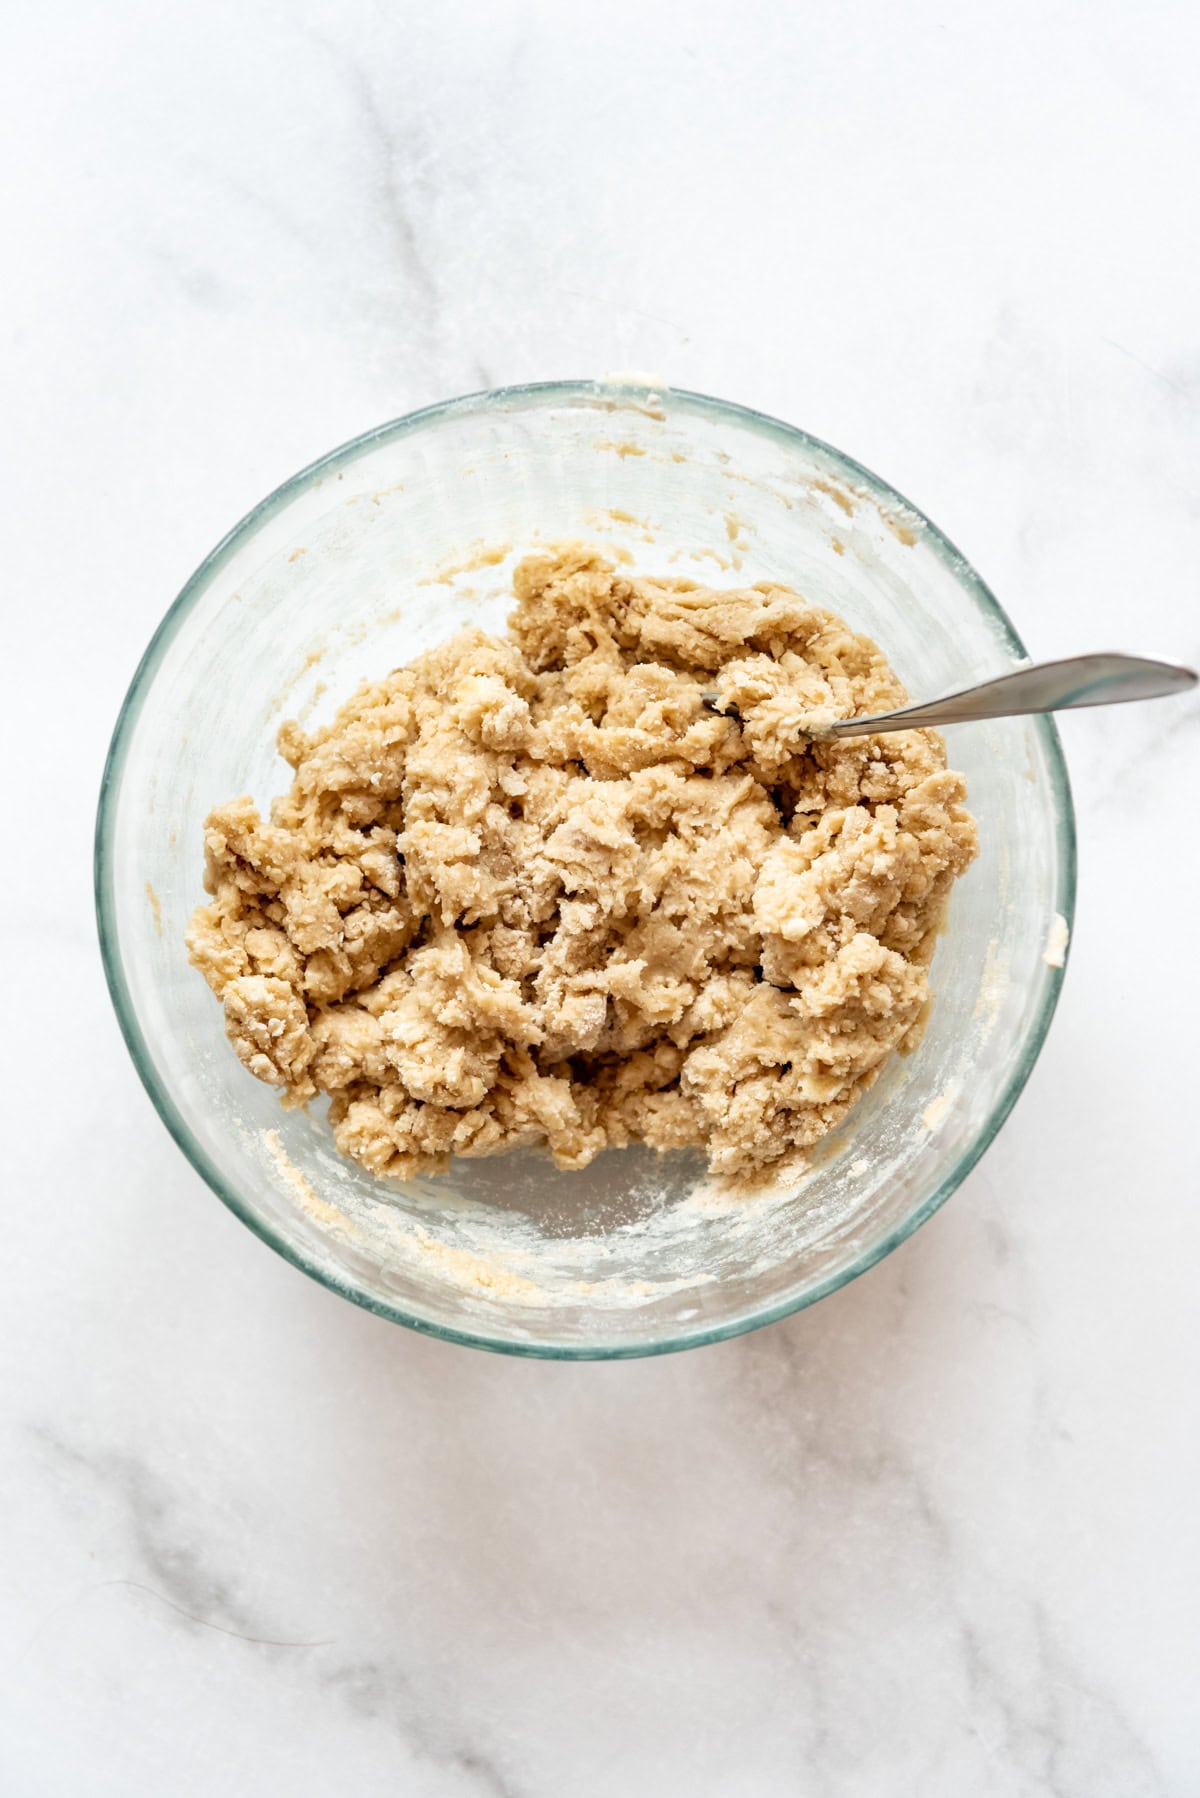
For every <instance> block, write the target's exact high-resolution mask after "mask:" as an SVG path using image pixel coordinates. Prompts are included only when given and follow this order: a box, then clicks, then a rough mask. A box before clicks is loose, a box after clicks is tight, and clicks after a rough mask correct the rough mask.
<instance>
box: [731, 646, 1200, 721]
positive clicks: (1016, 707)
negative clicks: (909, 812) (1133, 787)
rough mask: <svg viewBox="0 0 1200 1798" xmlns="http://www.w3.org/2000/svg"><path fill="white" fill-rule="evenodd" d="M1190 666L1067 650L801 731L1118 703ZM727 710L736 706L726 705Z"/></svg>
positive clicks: (1187, 674) (1182, 681)
mask: <svg viewBox="0 0 1200 1798" xmlns="http://www.w3.org/2000/svg"><path fill="white" fill-rule="evenodd" d="M1197 678H1198V677H1197V675H1196V671H1195V669H1193V668H1184V667H1182V666H1181V665H1180V664H1179V663H1178V662H1153V661H1149V660H1147V658H1146V657H1145V656H1123V655H1092V656H1068V657H1067V659H1066V660H1065V661H1062V662H1037V663H1035V664H1034V666H1033V667H1031V668H1018V669H1016V670H1015V671H1014V672H1013V673H1012V674H1002V675H1000V676H999V677H998V678H997V679H996V680H988V681H983V682H981V684H980V685H979V686H978V687H967V688H965V689H964V690H963V691H962V692H961V693H947V694H946V696H945V698H944V699H931V700H928V701H926V702H925V703H924V704H922V705H906V706H903V707H902V708H901V709H900V710H899V711H898V712H881V713H879V714H878V716H876V717H874V718H839V719H838V720H837V721H836V722H834V723H830V724H818V725H814V726H813V727H812V728H808V727H806V726H804V725H803V724H801V725H800V729H801V730H802V731H803V734H804V735H805V736H809V737H823V738H825V739H828V738H830V737H868V736H871V735H872V734H873V733H874V732H875V731H888V730H917V729H920V728H922V727H924V726H925V725H935V724H965V723H967V722H968V721H969V720H970V719H972V718H1017V717H1021V716H1023V715H1024V714H1025V713H1027V712H1065V711H1069V710H1071V709H1072V708H1073V707H1075V706H1085V705H1122V704H1124V702H1125V701H1126V700H1130V699H1161V698H1163V697H1164V696H1165V695H1166V694H1168V693H1182V692H1183V691H1184V690H1185V689H1186V688H1188V687H1194V686H1195V685H1196V681H1197ZM700 697H701V698H702V699H703V701H704V703H705V705H707V706H709V707H711V708H712V709H713V710H719V709H720V706H721V696H720V694H719V693H702V694H701V696H700ZM729 710H730V712H731V713H736V707H734V706H730V708H729Z"/></svg>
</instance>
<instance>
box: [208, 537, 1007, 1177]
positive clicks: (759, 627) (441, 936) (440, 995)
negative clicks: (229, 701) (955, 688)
mask: <svg viewBox="0 0 1200 1798" xmlns="http://www.w3.org/2000/svg"><path fill="white" fill-rule="evenodd" d="M514 587H515V592H516V598H517V606H516V610H515V611H514V613H513V614H512V617H511V619H510V621H509V630H508V635H507V637H504V638H496V637H489V636H486V635H485V634H484V633H483V632H481V631H478V630H466V631H462V632H460V634H459V635H458V636H456V637H453V638H452V639H451V640H450V641H449V642H447V643H444V644H442V645H441V646H440V647H439V648H437V649H434V650H432V651H430V652H429V653H428V654H427V655H423V656H421V657H420V658H419V659H418V660H417V661H415V662H413V663H412V664H411V665H410V666H409V667H406V668H401V669H398V670H397V671H396V672H395V673H393V674H389V675H388V676H387V677H386V679H384V680H381V681H379V682H377V683H376V684H374V685H367V686H364V687H362V688H361V689H360V690H359V691H358V692H357V693H356V694H355V695H354V697H353V698H352V699H351V700H350V702H349V703H348V704H347V705H346V706H345V707H343V709H342V711H341V712H339V713H338V715H337V717H336V718H335V719H334V721H333V723H332V724H330V725H328V726H327V727H326V728H324V729H322V730H318V731H316V732H314V733H313V734H312V735H311V736H305V735H304V734H303V733H302V732H301V730H300V729H299V728H298V726H296V725H295V724H285V725H284V727H283V729H282V730H281V732H280V735H279V747H280V751H281V753H282V754H283V756H284V757H285V758H286V759H287V761H288V762H289V763H290V764H291V766H292V768H293V769H294V771H295V778H294V781H293V783H292V788H291V791H290V792H289V793H288V794H287V795H286V796H285V797H284V798H282V799H278V800H276V801H275V803H274V805H273V806H272V808H271V817H270V821H269V822H264V821H263V820H262V819H261V818H260V817H259V814H258V812H257V811H256V810H255V808H254V806H253V805H252V804H251V802H250V800H249V799H235V800H233V801H231V802H230V803H229V804H227V805H222V806H218V807H217V809H216V810H215V811H214V812H213V813H212V815H211V816H210V818H209V819H208V822H207V826H206V832H205V848H206V856H207V866H206V876H205V884H206V887H207V889H208V891H209V892H210V894H211V895H212V901H211V903H210V904H207V905H203V906H201V907H200V909H199V910H198V911H197V912H196V914H195V916H194V917H193V919H192V923H191V927H190V930H189V933H188V945H189V949H190V953H191V957H192V960H193V962H194V963H195V965H196V966H197V967H198V968H199V969H200V971H201V972H202V973H203V975H204V977H205V979H206V980H207V981H208V983H209V985H210V986H211V987H212V989H213V991H214V992H215V993H216V994H217V996H218V997H219V998H220V999H221V1001H222V1003H223V1005H224V1008H225V1023H226V1029H227V1031H228V1034H229V1037H230V1040H231V1042H232V1043H233V1046H234V1048H235V1049H236V1050H237V1052H238V1054H239V1056H240V1057H241V1059H242V1061H243V1062H244V1063H245V1064H246V1066H247V1067H248V1068H249V1069H250V1071H251V1072H252V1073H253V1074H256V1075H257V1076H258V1077H259V1079H260V1080H265V1081H268V1082H270V1083H271V1084H272V1085H274V1086H277V1087H279V1088H280V1089H281V1091H282V1095H283V1098H284V1102H285V1103H303V1102H305V1101H307V1100H309V1099H312V1098H314V1097H315V1096H316V1095H317V1094H319V1093H328V1094H329V1095H330V1109H329V1115H330V1119H331V1122H332V1126H333V1130H334V1133H335V1136H336V1139H337V1142H338V1146H339V1147H340V1148H341V1149H342V1150H343V1151H344V1152H345V1153H346V1154H347V1155H350V1156H352V1157H353V1158H354V1159H355V1160H356V1161H358V1162H360V1163H361V1164H362V1165H363V1166H364V1167H365V1168H368V1169H370V1170H371V1172H372V1173H375V1174H381V1175H411V1174H414V1173H418V1172H432V1171H437V1170H441V1169H444V1168H445V1167H446V1166H447V1164H448V1162H449V1159H450V1157H451V1155H494V1154H497V1153H499V1152H500V1151H502V1150H505V1149H511V1148H516V1147H518V1146H520V1145H525V1144H545V1145H546V1146H547V1147H548V1148H549V1150H550V1153H551V1154H552V1155H553V1157H554V1159H555V1161H556V1162H557V1163H558V1164H559V1166H560V1167H566V1168H577V1167H583V1166H584V1165H585V1164H586V1163H587V1162H588V1161H590V1160H591V1159H592V1157H593V1156H594V1155H595V1154H597V1153H598V1151H599V1150H601V1149H603V1148H605V1147H608V1146H611V1145H622V1144H626V1143H629V1142H633V1141H642V1142H647V1143H650V1144H652V1145H653V1146H654V1147H655V1148H658V1149H675V1148H683V1147H688V1146H693V1145H698V1146H701V1147H703V1148H704V1149H705V1150H706V1151H707V1154H708V1159H709V1163H710V1166H711V1167H712V1169H713V1170H714V1171H715V1172H717V1173H721V1174H729V1175H736V1176H739V1177H746V1176H753V1175H756V1174H758V1173H760V1172H761V1171H762V1170H764V1169H766V1168H768V1167H769V1166H770V1165H771V1164H772V1163H776V1162H778V1161H779V1160H780V1159H781V1158H782V1157H785V1156H791V1155H792V1154H793V1153H794V1152H796V1151H799V1150H803V1149H806V1148H809V1147H811V1146H812V1145H813V1144H814V1143H816V1142H817V1141H818V1140H819V1138H820V1137H822V1136H823V1135H824V1134H825V1133H826V1132H827V1131H828V1130H829V1129H830V1128H831V1127H832V1126H833V1125H835V1124H836V1123H837V1122H838V1121H839V1119H840V1118H841V1117H842V1116H843V1115H844V1114H845V1113H846V1111H847V1110H848V1109H849V1107H850V1105H851V1104H852V1103H853V1102H854V1100H855V1099H856V1098H857V1097H858V1095H859V1094H860V1093H861V1092H863V1090H864V1089H865V1088H866V1087H867V1086H869V1085H870V1083H871V1082H872V1080H874V1078H875V1076H876V1075H877V1073H878V1072H879V1069H880V1067H881V1065H882V1063H883V1062H884V1060H885V1059H886V1058H887V1056H888V1055H889V1054H890V1053H891V1051H892V1050H893V1049H896V1048H904V1047H907V1046H910V1045H911V1044H912V1042H913V1041H915V1039H916V1036H917V1034H919V1031H920V1027H921V1024H922V1021H923V1014H924V1011H925V1007H926V1004H927V1002H928V998H929V983H928V977H927V972H926V970H927V966H928V963H929V960H930V957H931V955H932V953H933V948H934V941H935V938H936V936H937V932H938V929H939V927H940V925H941V923H942V920H943V913H944V910H945V905H946V899H947V895H948V892H949V889H950V886H951V884H952V882H953V880H954V877H955V876H956V875H957V874H959V873H961V871H962V870H963V869H964V868H965V867H966V865H967V863H968V862H969V861H970V860H971V858H972V856H973V855H974V853H975V847H976V838H975V826H974V823H973V821H972V819H971V817H970V815H969V813H968V812H967V811H966V810H965V808H964V803H963V802H964V799H965V790H964V784H963V780H962V777H961V775H958V774H955V773H953V772H951V771H950V770H948V769H947V767H946V763H945V753H944V749H943V745H942V741H941V739H940V737H938V736H937V735H936V734H935V733H934V732H933V731H928V730H926V731H908V732H901V733H896V734H892V735H886V736H874V737H865V738H858V739H852V740H849V741H846V742H834V741H821V740H820V739H819V738H816V739H811V740H810V739H806V738H804V737H803V736H802V735H800V734H798V731H797V720H798V719H799V718H801V717H803V718H806V719H809V720H811V719H813V718H814V717H821V716H824V717H826V718H828V717H846V716H849V715H851V714H854V713H859V714H863V713H871V712H876V711H886V710H888V709H889V708H890V707H892V706H894V705H896V704H898V703H900V702H901V701H902V700H903V699H904V698H905V694H904V691H903V688H902V687H901V685H900V683H899V681H898V680H897V679H896V676H895V675H894V674H893V673H892V671H891V669H890V668H889V667H888V664H887V662H886V661H885V660H884V657H883V655H882V654H881V653H880V651H879V650H878V649H877V648H876V646H875V645H874V644H873V643H872V642H870V641H869V640H868V639H867V638H866V637H862V636H858V635H856V634H855V633H854V632H853V631H851V630H850V629H849V627H848V626H847V625H846V624H845V623H844V622H843V621H842V620H841V619H840V618H837V617H835V616H834V615H833V614H832V613H830V612H827V611H822V610H820V609H819V608H818V607H815V606H811V605H809V604H808V603H807V602H806V601H805V600H803V599H802V598H800V597H799V595H797V594H796V593H794V592H792V591H791V590H790V589H788V588H786V587H781V586H777V585H774V584H771V583H760V584H759V585H758V586H755V587H749V588H739V589H734V590H730V591H713V590H711V589H709V588H707V587H701V586H698V585H697V584H696V583H695V582H693V581H688V580H668V579H635V578H633V577H632V576H630V575H629V574H627V573H624V572H619V571H618V570H617V569H616V568H614V566H613V565H612V563H610V562H608V561H606V560H605V559H604V558H603V557H602V556H601V555H600V554H599V553H597V552H596V551H594V550H592V549H589V548H586V547H583V546H579V545H572V546H568V547H566V548H559V549H556V550H553V551H545V552H541V553H538V554H535V555H531V556H528V557H526V558H525V560H524V561H522V562H521V563H520V565H519V566H518V568H517V570H516V573H515V576H514ZM705 688H709V689H713V688H715V689H716V690H717V691H718V692H719V693H720V696H721V702H722V704H723V706H725V707H727V708H729V711H728V714H727V715H723V716H719V715H717V714H715V713H714V712H713V711H710V710H709V709H707V708H706V706H705V705H704V704H703V702H702V700H701V698H700V695H701V692H702V691H703V690H704V689H705Z"/></svg>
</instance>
